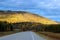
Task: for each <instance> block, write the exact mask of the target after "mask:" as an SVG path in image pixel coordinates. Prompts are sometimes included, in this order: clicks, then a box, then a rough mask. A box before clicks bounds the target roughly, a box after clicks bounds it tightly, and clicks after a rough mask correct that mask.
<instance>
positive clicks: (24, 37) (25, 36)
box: [0, 31, 47, 40]
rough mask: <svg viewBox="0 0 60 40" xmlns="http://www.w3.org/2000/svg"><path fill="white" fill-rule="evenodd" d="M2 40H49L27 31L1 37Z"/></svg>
mask: <svg viewBox="0 0 60 40" xmlns="http://www.w3.org/2000/svg"><path fill="white" fill-rule="evenodd" d="M0 40H47V39H44V38H43V37H40V36H39V35H37V34H35V33H34V32H31V31H27V32H20V33H16V34H12V35H8V36H4V37H0Z"/></svg>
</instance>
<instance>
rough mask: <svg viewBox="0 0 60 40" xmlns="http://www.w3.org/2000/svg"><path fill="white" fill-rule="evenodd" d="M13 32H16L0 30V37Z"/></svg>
mask: <svg viewBox="0 0 60 40" xmlns="http://www.w3.org/2000/svg"><path fill="white" fill-rule="evenodd" d="M14 33H17V32H13V31H9V32H0V37H2V36H6V35H10V34H14Z"/></svg>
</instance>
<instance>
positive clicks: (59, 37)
mask: <svg viewBox="0 0 60 40" xmlns="http://www.w3.org/2000/svg"><path fill="white" fill-rule="evenodd" d="M36 33H37V34H39V35H43V37H44V36H45V38H46V37H47V38H48V39H49V40H60V33H52V32H36Z"/></svg>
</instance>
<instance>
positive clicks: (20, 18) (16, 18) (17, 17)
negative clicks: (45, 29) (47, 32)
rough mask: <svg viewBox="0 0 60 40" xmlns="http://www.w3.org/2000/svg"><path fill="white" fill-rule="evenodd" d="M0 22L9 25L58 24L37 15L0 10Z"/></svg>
mask: <svg viewBox="0 0 60 40" xmlns="http://www.w3.org/2000/svg"><path fill="white" fill-rule="evenodd" d="M0 21H7V22H9V23H17V22H36V23H41V24H58V22H55V21H52V20H50V19H47V18H45V17H42V16H39V15H37V14H33V13H30V12H25V11H10V10H8V11H3V10H0Z"/></svg>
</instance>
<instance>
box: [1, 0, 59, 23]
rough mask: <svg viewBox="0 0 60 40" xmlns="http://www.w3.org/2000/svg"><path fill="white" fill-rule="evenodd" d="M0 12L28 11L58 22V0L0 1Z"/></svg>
mask: <svg viewBox="0 0 60 40" xmlns="http://www.w3.org/2000/svg"><path fill="white" fill-rule="evenodd" d="M0 10H21V11H28V12H32V13H35V14H38V15H41V16H44V17H46V18H49V19H51V20H54V21H58V22H60V0H0Z"/></svg>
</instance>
